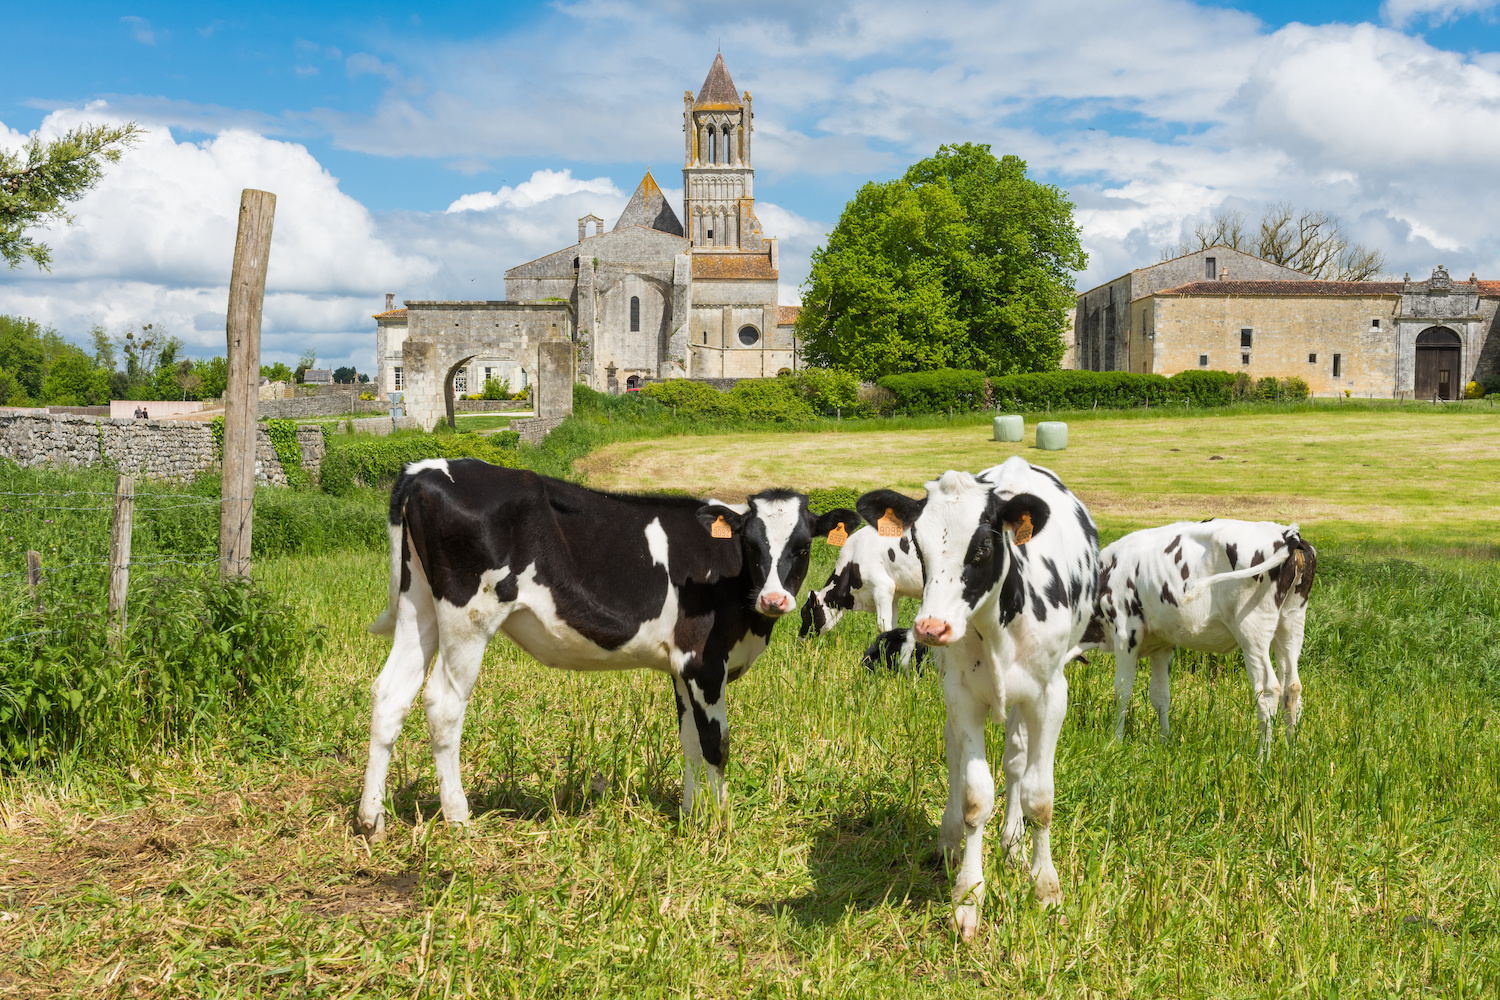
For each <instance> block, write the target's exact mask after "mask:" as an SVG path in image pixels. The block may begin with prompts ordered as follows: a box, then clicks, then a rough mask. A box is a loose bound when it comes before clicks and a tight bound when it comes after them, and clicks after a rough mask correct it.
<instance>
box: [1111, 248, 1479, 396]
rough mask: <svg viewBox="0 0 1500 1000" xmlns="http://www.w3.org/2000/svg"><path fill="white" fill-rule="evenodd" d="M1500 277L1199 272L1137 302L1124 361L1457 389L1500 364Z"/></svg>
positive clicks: (1412, 390) (1372, 387) (1405, 389)
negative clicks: (1200, 277)
mask: <svg viewBox="0 0 1500 1000" xmlns="http://www.w3.org/2000/svg"><path fill="white" fill-rule="evenodd" d="M1497 307H1500V281H1480V280H1478V279H1477V278H1476V277H1473V276H1470V278H1469V280H1468V281H1454V280H1452V278H1450V277H1449V275H1448V272H1447V271H1446V270H1445V269H1444V268H1442V267H1438V268H1436V269H1435V270H1434V271H1433V272H1432V275H1431V277H1429V278H1428V279H1427V280H1426V281H1412V280H1410V278H1409V277H1408V278H1407V279H1405V280H1402V281H1306V280H1294V281H1249V280H1244V281H1242V280H1237V279H1229V280H1218V281H1195V282H1189V283H1186V284H1182V285H1178V286H1177V287H1175V288H1167V289H1163V290H1160V291H1156V292H1153V293H1151V294H1148V295H1145V296H1143V297H1141V298H1140V299H1137V300H1136V301H1134V302H1132V303H1131V304H1130V315H1129V322H1128V323H1127V324H1126V329H1128V330H1130V331H1135V336H1133V337H1127V338H1126V339H1125V341H1124V347H1123V356H1122V357H1121V358H1120V359H1119V368H1120V370H1124V371H1140V372H1156V373H1159V374H1162V375H1173V374H1175V373H1177V372H1180V371H1186V370H1188V369H1192V368H1205V369H1217V370H1221V371H1242V372H1245V373H1246V374H1247V375H1249V376H1250V377H1251V378H1256V379H1258V378H1262V377H1265V376H1275V377H1277V378H1284V377H1288V376H1297V377H1299V378H1302V379H1303V380H1305V381H1306V382H1307V383H1308V386H1309V387H1310V388H1311V390H1312V392H1313V393H1314V394H1315V395H1342V394H1344V393H1349V394H1351V395H1357V396H1372V397H1375V398H1398V399H1458V398H1461V397H1462V395H1463V392H1464V387H1465V386H1466V385H1467V384H1468V383H1469V382H1471V381H1478V380H1482V379H1484V378H1486V377H1488V376H1491V375H1494V374H1496V373H1497V371H1500V331H1497V329H1496V313H1497Z"/></svg>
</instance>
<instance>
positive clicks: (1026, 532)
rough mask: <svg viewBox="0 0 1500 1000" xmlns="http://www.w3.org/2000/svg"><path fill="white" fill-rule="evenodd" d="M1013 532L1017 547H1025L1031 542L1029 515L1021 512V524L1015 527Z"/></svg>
mask: <svg viewBox="0 0 1500 1000" xmlns="http://www.w3.org/2000/svg"><path fill="white" fill-rule="evenodd" d="M1015 532H1016V544H1017V545H1025V544H1026V543H1027V542H1029V541H1031V515H1030V514H1029V513H1026V512H1025V511H1022V513H1021V523H1020V524H1018V525H1016V527H1015Z"/></svg>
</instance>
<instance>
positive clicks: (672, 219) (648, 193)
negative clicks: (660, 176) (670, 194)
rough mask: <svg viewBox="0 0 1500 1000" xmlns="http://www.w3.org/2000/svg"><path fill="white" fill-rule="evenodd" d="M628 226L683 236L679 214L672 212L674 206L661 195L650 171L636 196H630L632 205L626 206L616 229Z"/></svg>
mask: <svg viewBox="0 0 1500 1000" xmlns="http://www.w3.org/2000/svg"><path fill="white" fill-rule="evenodd" d="M626 226H645V227H646V228H647V229H656V230H659V231H660V232H663V233H671V234H672V235H673V236H681V235H682V223H681V222H679V221H678V219H677V213H676V212H674V211H672V206H671V205H669V204H667V198H666V195H664V194H662V193H661V188H660V187H658V186H657V184H656V178H654V177H652V176H651V171H650V170H647V171H646V176H645V177H642V178H641V183H640V185H639V186H638V187H637V188H636V189H635V194H633V195H631V196H630V204H628V205H626V206H625V211H623V212H621V213H620V221H619V222H616V223H615V228H616V229H624V228H625V227H626Z"/></svg>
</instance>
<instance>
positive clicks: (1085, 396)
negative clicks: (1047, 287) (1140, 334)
mask: <svg viewBox="0 0 1500 1000" xmlns="http://www.w3.org/2000/svg"><path fill="white" fill-rule="evenodd" d="M1234 383H1235V377H1234V376H1233V375H1230V374H1229V373H1228V372H1214V371H1200V370H1194V371H1186V372H1179V373H1178V374H1176V375H1173V376H1172V377H1171V378H1167V377H1165V376H1163V375H1146V374H1139V373H1135V372H1090V371H1057V372H1036V373H1033V374H1030V375H1005V376H1001V377H1000V378H995V379H991V380H990V392H991V394H992V396H993V398H994V401H995V403H997V404H998V405H999V406H1001V407H1011V408H1014V409H1018V410H1032V411H1035V410H1042V409H1048V408H1050V409H1054V410H1088V409H1093V408H1094V407H1095V406H1098V407H1102V408H1105V409H1119V408H1125V407H1134V406H1141V405H1143V404H1158V405H1160V404H1164V403H1181V402H1184V401H1190V402H1192V403H1194V404H1195V405H1198V406H1223V405H1225V404H1227V403H1228V402H1229V401H1230V391H1231V387H1232V386H1233V385H1234Z"/></svg>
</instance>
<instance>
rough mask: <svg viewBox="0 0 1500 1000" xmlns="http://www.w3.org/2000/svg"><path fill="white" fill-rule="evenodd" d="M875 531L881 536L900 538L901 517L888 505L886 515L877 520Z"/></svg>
mask: <svg viewBox="0 0 1500 1000" xmlns="http://www.w3.org/2000/svg"><path fill="white" fill-rule="evenodd" d="M875 531H876V532H877V533H878V534H879V535H880V537H881V538H900V537H901V519H900V518H899V517H897V516H896V512H895V511H893V510H891V509H890V508H889V507H887V508H886V509H885V516H884V517H882V518H881V519H880V520H879V521H876V522H875Z"/></svg>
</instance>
